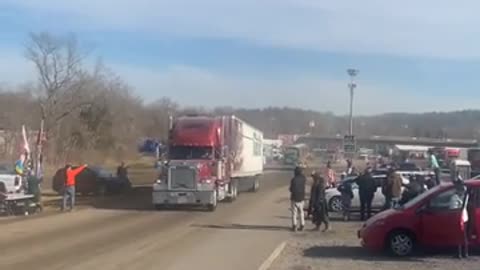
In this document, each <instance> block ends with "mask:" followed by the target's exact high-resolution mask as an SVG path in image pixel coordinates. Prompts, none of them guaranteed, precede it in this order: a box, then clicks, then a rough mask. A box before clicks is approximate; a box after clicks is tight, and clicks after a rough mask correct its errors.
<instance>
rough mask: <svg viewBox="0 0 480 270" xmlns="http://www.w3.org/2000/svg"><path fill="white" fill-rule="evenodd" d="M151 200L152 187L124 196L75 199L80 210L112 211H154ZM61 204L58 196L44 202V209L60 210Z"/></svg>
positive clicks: (94, 196) (93, 196)
mask: <svg viewBox="0 0 480 270" xmlns="http://www.w3.org/2000/svg"><path fill="white" fill-rule="evenodd" d="M151 198H152V188H151V187H145V186H138V187H133V188H132V189H131V190H130V191H128V192H125V193H122V194H111V195H105V196H97V195H80V194H77V196H76V197H75V206H76V207H79V208H82V207H94V208H98V209H111V210H136V211H152V210H154V208H153V206H152V202H151ZM61 203H62V198H61V197H60V196H58V198H52V199H49V200H44V202H43V205H44V207H51V208H60V205H61Z"/></svg>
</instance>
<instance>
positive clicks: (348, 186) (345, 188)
mask: <svg viewBox="0 0 480 270" xmlns="http://www.w3.org/2000/svg"><path fill="white" fill-rule="evenodd" d="M337 190H338V191H339V192H340V193H342V195H343V194H346V195H349V196H350V198H351V199H353V190H352V182H350V181H345V182H344V183H342V184H341V185H340V186H338V188H337Z"/></svg>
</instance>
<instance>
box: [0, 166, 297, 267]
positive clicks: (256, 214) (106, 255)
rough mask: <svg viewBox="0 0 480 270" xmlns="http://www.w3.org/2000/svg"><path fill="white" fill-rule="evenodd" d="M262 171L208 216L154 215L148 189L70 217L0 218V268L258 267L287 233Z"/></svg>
mask: <svg viewBox="0 0 480 270" xmlns="http://www.w3.org/2000/svg"><path fill="white" fill-rule="evenodd" d="M290 175H291V173H289V172H278V173H269V174H267V175H266V176H264V177H263V179H262V181H261V184H262V188H261V190H260V191H259V192H257V193H243V194H242V195H241V196H240V198H239V199H238V200H237V201H236V202H234V203H231V204H230V203H224V204H221V205H220V206H219V208H217V210H216V211H215V212H213V213H209V212H204V211H192V210H180V211H161V212H159V211H154V210H153V209H152V207H151V206H150V196H151V195H150V190H149V189H148V188H143V189H137V190H136V191H135V192H134V193H133V194H130V195H129V196H128V197H127V196H126V195H125V196H124V197H117V198H110V199H107V200H103V201H97V202H93V203H92V204H91V205H89V206H84V207H83V209H80V210H77V211H74V212H72V213H64V214H49V215H45V216H43V217H42V216H38V217H33V218H27V219H13V220H12V219H8V220H2V221H0V227H1V234H0V269H2V270H8V269H15V270H23V269H26V270H27V269H28V270H31V269H36V270H42V269H48V270H55V269H72V270H77V269H78V270H82V269H102V270H109V269H142V270H148V269H163V270H177V269H189V270H190V269H209V270H215V269H231V270H235V269H239V270H240V269H242V270H244V269H257V268H258V266H260V264H261V263H262V262H263V260H264V259H265V258H267V257H268V256H269V254H270V253H271V252H272V250H273V249H274V248H275V247H276V246H277V245H278V244H279V243H281V242H282V241H283V240H285V239H286V238H288V236H289V235H290V233H289V232H288V229H289V220H288V198H287V192H286V186H287V183H288V178H289V177H290Z"/></svg>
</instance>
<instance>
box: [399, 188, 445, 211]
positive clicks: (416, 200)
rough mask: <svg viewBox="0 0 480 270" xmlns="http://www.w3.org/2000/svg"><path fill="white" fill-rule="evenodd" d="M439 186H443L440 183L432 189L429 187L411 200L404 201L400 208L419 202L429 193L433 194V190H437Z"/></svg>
mask: <svg viewBox="0 0 480 270" xmlns="http://www.w3.org/2000/svg"><path fill="white" fill-rule="evenodd" d="M441 188H443V187H442V186H441V185H440V186H436V187H434V188H432V189H429V190H428V191H426V192H424V193H422V194H420V195H418V196H417V197H415V198H413V199H412V200H411V201H409V202H407V203H405V204H404V205H403V206H402V207H401V208H402V209H407V208H410V207H412V206H414V205H416V204H417V203H419V202H421V201H422V200H424V199H425V198H427V197H429V196H430V195H432V194H434V193H435V192H437V191H438V190H439V189H441Z"/></svg>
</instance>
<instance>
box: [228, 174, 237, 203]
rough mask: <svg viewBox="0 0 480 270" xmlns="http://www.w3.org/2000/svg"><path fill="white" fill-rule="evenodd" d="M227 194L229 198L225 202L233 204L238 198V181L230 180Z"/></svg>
mask: <svg viewBox="0 0 480 270" xmlns="http://www.w3.org/2000/svg"><path fill="white" fill-rule="evenodd" d="M228 193H230V196H229V197H228V199H227V202H233V201H235V200H236V199H237V197H238V181H237V180H236V179H232V181H231V182H230V184H229V185H228Z"/></svg>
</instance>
